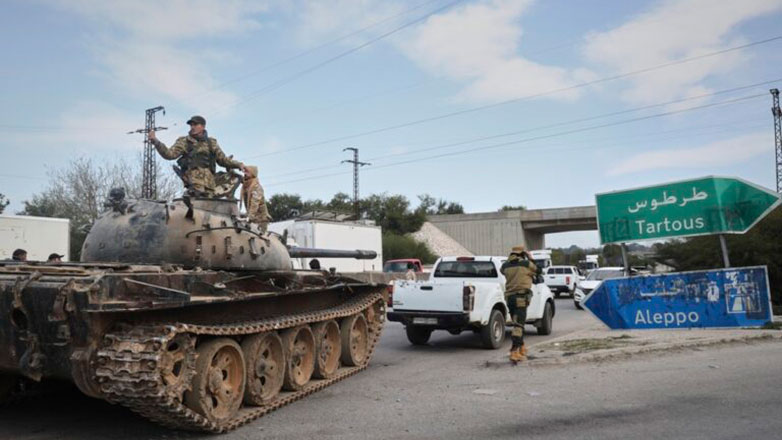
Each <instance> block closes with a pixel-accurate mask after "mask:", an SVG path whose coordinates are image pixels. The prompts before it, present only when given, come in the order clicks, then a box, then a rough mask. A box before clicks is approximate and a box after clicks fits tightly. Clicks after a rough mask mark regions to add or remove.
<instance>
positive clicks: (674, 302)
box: [582, 266, 772, 329]
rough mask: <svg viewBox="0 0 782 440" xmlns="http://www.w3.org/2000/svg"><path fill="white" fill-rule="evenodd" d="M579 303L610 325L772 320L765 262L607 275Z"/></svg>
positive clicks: (662, 325) (735, 324) (748, 323)
mask: <svg viewBox="0 0 782 440" xmlns="http://www.w3.org/2000/svg"><path fill="white" fill-rule="evenodd" d="M582 305H583V306H584V307H585V308H586V309H587V310H589V311H590V312H592V313H593V314H594V315H595V316H596V317H597V318H598V319H599V320H601V321H603V322H604V323H605V324H606V325H608V326H609V327H610V328H612V329H647V328H654V329H657V328H697V327H759V326H762V325H763V324H766V323H767V322H769V321H771V319H772V315H771V295H770V293H769V285H768V273H767V272H766V267H765V266H758V267H741V268H730V269H718V270H704V271H696V272H679V273H669V274H661V275H642V276H634V277H629V278H615V279H608V280H605V281H603V282H602V283H601V284H600V285H599V286H598V287H597V289H595V290H594V291H592V293H590V294H589V296H587V297H586V298H584V300H583V301H582Z"/></svg>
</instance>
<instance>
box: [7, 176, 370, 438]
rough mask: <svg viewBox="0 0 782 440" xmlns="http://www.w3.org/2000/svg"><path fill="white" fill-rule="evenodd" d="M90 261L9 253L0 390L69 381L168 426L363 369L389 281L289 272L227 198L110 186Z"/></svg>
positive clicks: (256, 409) (276, 240)
mask: <svg viewBox="0 0 782 440" xmlns="http://www.w3.org/2000/svg"><path fill="white" fill-rule="evenodd" d="M107 207H108V209H107V210H106V211H105V212H104V213H103V214H102V215H101V216H100V217H99V218H98V219H97V221H96V222H95V223H94V225H93V226H92V228H91V230H90V232H89V234H88V236H87V238H86V241H85V242H84V245H83V248H82V253H81V262H79V263H61V264H43V263H18V262H2V263H0V401H3V400H5V399H9V398H11V397H12V396H13V394H14V393H15V392H17V390H18V388H17V387H16V383H17V381H18V380H19V379H20V378H23V379H24V380H32V381H40V380H41V379H43V378H56V379H66V380H70V381H72V382H73V383H75V384H76V386H77V387H78V388H79V389H80V390H81V391H82V392H84V393H85V394H87V395H89V396H92V397H96V398H101V399H105V400H107V401H109V402H112V403H115V404H119V405H124V406H126V407H128V408H130V409H131V410H133V411H135V412H137V413H139V414H141V415H142V416H144V417H146V418H148V419H150V420H152V421H155V422H157V423H160V424H162V425H165V426H168V427H171V428H176V429H183V430H192V431H209V432H215V433H220V432H225V431H229V430H232V429H234V428H236V427H238V426H240V425H242V424H245V423H248V422H250V421H252V420H254V419H257V418H259V417H261V416H263V415H264V414H267V413H269V412H270V411H274V410H276V409H278V408H280V407H282V406H285V405H287V404H289V403H292V402H294V401H296V400H298V399H301V398H303V397H305V396H307V395H309V394H312V393H314V392H316V391H319V390H321V389H323V388H325V387H327V386H329V385H331V384H333V383H335V382H338V381H340V380H342V379H345V378H347V377H349V376H351V375H353V374H355V373H357V372H359V371H361V370H363V369H364V368H366V367H367V364H368V362H369V360H370V359H371V357H372V353H373V351H374V349H375V346H376V344H377V341H378V339H379V337H380V331H381V328H382V324H383V321H384V319H385V310H384V306H385V301H384V295H385V284H382V283H381V284H373V283H368V282H364V281H361V280H359V279H358V278H351V277H350V276H349V275H340V274H336V273H334V272H333V271H332V272H329V271H312V270H293V269H292V268H291V257H300V256H308V257H345V258H374V257H375V255H374V253H373V252H367V251H329V250H322V249H304V248H290V249H289V248H287V247H286V246H285V244H284V241H285V240H284V237H280V236H278V235H275V234H265V233H261V231H260V230H259V229H258V227H257V226H256V225H255V224H252V223H249V222H246V221H244V220H242V219H241V218H240V217H239V213H238V210H237V203H236V201H235V200H230V199H209V198H194V197H184V198H181V199H177V200H173V201H151V200H129V199H125V197H124V192H122V191H112V193H111V197H110V199H109V202H108V203H107Z"/></svg>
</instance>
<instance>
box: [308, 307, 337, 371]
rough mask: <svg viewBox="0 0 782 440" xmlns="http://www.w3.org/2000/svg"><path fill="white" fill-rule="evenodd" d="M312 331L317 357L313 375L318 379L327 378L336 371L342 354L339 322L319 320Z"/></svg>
mask: <svg viewBox="0 0 782 440" xmlns="http://www.w3.org/2000/svg"><path fill="white" fill-rule="evenodd" d="M312 333H314V334H315V354H316V357H317V362H316V363H315V373H314V376H315V377H317V378H318V379H329V378H331V377H332V376H334V374H335V373H336V372H337V369H338V368H339V358H340V356H341V355H342V342H341V340H340V332H339V324H337V321H334V320H333V319H332V320H330V321H325V322H319V323H317V324H315V326H314V327H313V329H312Z"/></svg>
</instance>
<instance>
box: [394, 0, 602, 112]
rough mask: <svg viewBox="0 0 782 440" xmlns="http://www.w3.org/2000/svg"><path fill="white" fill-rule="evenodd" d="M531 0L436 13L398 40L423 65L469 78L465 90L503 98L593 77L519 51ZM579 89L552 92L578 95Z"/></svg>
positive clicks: (442, 73) (499, 0)
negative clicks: (541, 62) (540, 61)
mask: <svg viewBox="0 0 782 440" xmlns="http://www.w3.org/2000/svg"><path fill="white" fill-rule="evenodd" d="M532 3H533V2H532V0H491V1H483V2H478V3H474V4H468V5H464V6H461V7H458V8H455V9H452V10H449V11H446V12H444V13H441V14H437V15H434V16H432V17H430V18H429V19H428V20H426V22H425V23H423V24H422V25H421V26H418V27H417V28H416V29H415V30H414V34H413V36H412V37H410V38H407V39H405V40H404V41H403V42H402V43H400V44H399V47H400V49H401V50H402V52H404V53H405V54H406V55H407V56H408V57H409V58H411V59H412V60H413V61H415V62H416V63H417V64H419V65H420V66H421V67H423V68H424V69H425V70H427V71H429V72H430V73H432V74H435V75H438V76H444V77H447V78H451V79H454V80H457V81H463V82H466V83H467V86H466V88H465V89H464V90H463V92H462V95H463V96H464V97H466V98H469V99H473V100H479V101H502V100H506V99H511V98H517V97H522V96H529V95H534V94H537V93H540V92H545V91H550V90H556V89H561V88H565V87H568V86H571V85H574V84H576V83H577V82H580V81H583V80H584V79H586V78H589V77H590V76H591V74H590V73H589V72H588V71H586V70H583V69H580V70H578V71H575V72H571V71H568V70H567V69H565V68H561V67H556V66H550V65H544V64H539V63H536V62H534V61H531V60H529V59H526V58H524V57H522V56H521V55H519V48H520V44H521V42H522V41H523V39H522V34H523V32H522V27H521V24H520V19H521V17H522V16H523V15H524V13H525V12H526V11H527V10H528V9H529V6H530V5H531V4H532ZM578 94H579V92H578V90H570V91H567V92H563V93H559V94H555V95H551V96H552V97H554V98H562V97H565V98H572V97H575V96H578Z"/></svg>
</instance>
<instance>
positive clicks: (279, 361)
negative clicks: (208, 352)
mask: <svg viewBox="0 0 782 440" xmlns="http://www.w3.org/2000/svg"><path fill="white" fill-rule="evenodd" d="M242 351H243V352H244V358H245V360H246V361H247V367H246V369H247V385H246V386H245V389H244V401H245V403H247V404H248V405H257V406H261V405H265V404H268V403H269V402H271V401H272V400H274V398H275V397H277V394H279V392H280V390H281V389H282V381H283V378H284V377H285V351H284V350H283V348H282V339H280V337H279V336H277V333H275V332H268V333H261V334H259V335H252V336H250V337H248V338H245V340H244V341H242Z"/></svg>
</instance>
